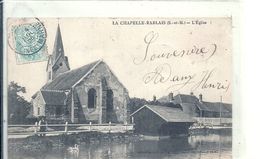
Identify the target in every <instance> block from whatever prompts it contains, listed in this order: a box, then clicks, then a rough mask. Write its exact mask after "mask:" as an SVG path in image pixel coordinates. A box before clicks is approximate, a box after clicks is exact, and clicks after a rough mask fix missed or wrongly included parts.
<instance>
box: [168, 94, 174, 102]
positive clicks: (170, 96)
mask: <svg viewBox="0 0 260 159" xmlns="http://www.w3.org/2000/svg"><path fill="white" fill-rule="evenodd" d="M168 98H169V101H173V93H172V92H171V93H169V95H168Z"/></svg>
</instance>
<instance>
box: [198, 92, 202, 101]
mask: <svg viewBox="0 0 260 159" xmlns="http://www.w3.org/2000/svg"><path fill="white" fill-rule="evenodd" d="M199 101H200V102H202V94H200V95H199Z"/></svg>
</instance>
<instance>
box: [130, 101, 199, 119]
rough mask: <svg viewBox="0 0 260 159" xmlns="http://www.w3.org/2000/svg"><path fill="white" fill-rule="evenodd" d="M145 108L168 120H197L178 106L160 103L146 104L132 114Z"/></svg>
mask: <svg viewBox="0 0 260 159" xmlns="http://www.w3.org/2000/svg"><path fill="white" fill-rule="evenodd" d="M144 108H148V109H150V110H151V111H153V112H154V113H155V114H157V115H159V116H160V117H161V118H162V119H164V120H165V121H166V122H195V120H194V119H192V118H191V117H190V116H189V115H188V114H186V113H184V112H183V111H182V110H180V109H178V108H171V107H166V106H159V105H144V106H143V107H141V108H139V109H138V110H136V111H135V112H134V113H133V114H131V116H132V115H134V114H135V113H137V112H139V111H140V110H142V109H144Z"/></svg>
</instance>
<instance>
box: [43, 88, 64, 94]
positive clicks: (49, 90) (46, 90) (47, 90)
mask: <svg viewBox="0 0 260 159" xmlns="http://www.w3.org/2000/svg"><path fill="white" fill-rule="evenodd" d="M40 91H45V92H64V93H65V91H63V90H57V89H42V90H40Z"/></svg>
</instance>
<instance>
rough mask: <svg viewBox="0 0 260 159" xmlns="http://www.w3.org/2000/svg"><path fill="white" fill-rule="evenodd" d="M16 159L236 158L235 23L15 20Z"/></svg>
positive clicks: (12, 129)
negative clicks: (233, 36) (233, 85)
mask: <svg viewBox="0 0 260 159" xmlns="http://www.w3.org/2000/svg"><path fill="white" fill-rule="evenodd" d="M6 30H7V45H8V46H7V65H8V69H7V76H8V86H7V87H8V90H7V91H8V98H7V99H8V103H7V104H8V105H7V106H8V113H7V117H8V130H7V131H8V134H7V135H8V145H7V148H8V158H9V159H43V158H46V159H49V158H52V159H68V158H79V159H83V158H84V159H108V158H111V159H186V158H189V159H216V158H218V159H232V73H233V69H232V57H233V56H232V18H230V17H214V18H213V17H201V18H195V17H186V18H178V17H167V18H163V17H161V18H158V17H138V18H137V17H135V18H134V17H92V18H90V17H81V18H79V17H77V18H72V17H71V18H65V17H63V18H59V17H53V18H22V17H21V18H18V17H13V18H8V19H7V29H6Z"/></svg>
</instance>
